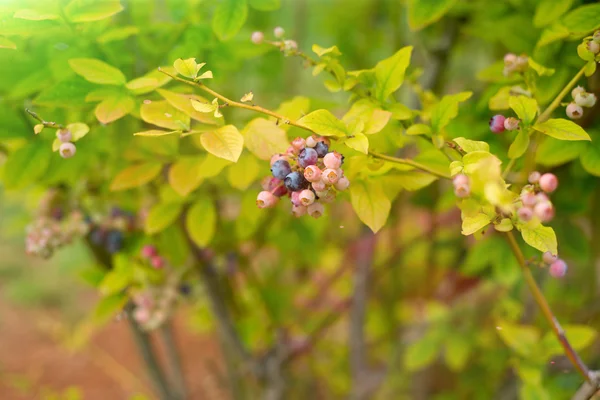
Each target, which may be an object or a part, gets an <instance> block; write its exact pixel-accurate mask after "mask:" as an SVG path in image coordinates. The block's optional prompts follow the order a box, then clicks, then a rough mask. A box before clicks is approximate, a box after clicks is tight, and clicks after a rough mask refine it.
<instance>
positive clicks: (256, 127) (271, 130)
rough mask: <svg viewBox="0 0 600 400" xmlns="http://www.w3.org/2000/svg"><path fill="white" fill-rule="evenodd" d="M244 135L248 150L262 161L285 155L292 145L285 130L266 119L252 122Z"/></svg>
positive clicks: (244, 130) (246, 127) (243, 131)
mask: <svg viewBox="0 0 600 400" xmlns="http://www.w3.org/2000/svg"><path fill="white" fill-rule="evenodd" d="M242 135H244V142H245V143H246V147H247V148H248V150H250V152H252V154H254V155H255V156H256V157H258V158H260V159H261V160H270V159H271V156H272V155H273V154H277V153H284V152H285V151H286V149H287V148H288V147H289V145H290V144H289V142H288V140H287V136H286V134H285V131H284V130H283V128H282V127H281V126H279V125H275V122H273V121H269V120H266V119H264V118H256V119H253V120H252V121H250V122H249V123H248V124H247V125H246V126H245V127H244V129H243V130H242Z"/></svg>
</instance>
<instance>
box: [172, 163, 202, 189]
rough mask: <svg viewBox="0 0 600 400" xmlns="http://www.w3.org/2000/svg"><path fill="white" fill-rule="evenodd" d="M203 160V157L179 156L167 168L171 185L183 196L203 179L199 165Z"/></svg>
mask: <svg viewBox="0 0 600 400" xmlns="http://www.w3.org/2000/svg"><path fill="white" fill-rule="evenodd" d="M203 161H204V158H203V157H180V158H179V159H178V160H177V161H176V162H175V163H174V164H173V165H172V166H171V168H169V184H170V185H171V187H172V188H173V189H174V190H175V191H176V192H177V193H179V194H180V195H182V196H184V197H185V196H187V195H188V194H190V193H191V192H193V191H194V190H195V189H196V188H197V187H198V186H200V184H202V181H203V177H202V175H201V174H200V166H201V165H202V162H203Z"/></svg>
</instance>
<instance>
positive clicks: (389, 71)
mask: <svg viewBox="0 0 600 400" xmlns="http://www.w3.org/2000/svg"><path fill="white" fill-rule="evenodd" d="M412 49H413V48H412V46H406V47H403V48H402V49H400V50H398V51H397V52H396V54H394V55H393V56H391V57H389V58H386V59H385V60H382V61H380V62H378V63H377V65H376V66H375V80H376V81H377V88H376V89H375V96H376V97H377V99H378V100H379V101H381V102H383V101H385V100H386V99H387V98H388V97H389V96H390V95H391V94H392V93H394V92H395V91H396V90H398V88H399V87H400V86H401V85H402V83H403V82H404V73H405V72H406V68H408V65H409V64H410V56H411V53H412Z"/></svg>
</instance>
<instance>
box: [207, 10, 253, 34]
mask: <svg viewBox="0 0 600 400" xmlns="http://www.w3.org/2000/svg"><path fill="white" fill-rule="evenodd" d="M247 17H248V5H247V4H246V0H223V1H221V2H220V3H219V4H218V5H217V9H216V10H215V13H214V15H213V20H212V28H213V31H215V34H216V35H217V37H218V38H219V39H221V40H227V39H230V38H232V37H233V36H234V35H235V34H236V33H238V31H239V30H240V29H241V28H242V26H243V25H244V22H246V18H247Z"/></svg>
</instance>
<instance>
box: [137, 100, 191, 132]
mask: <svg viewBox="0 0 600 400" xmlns="http://www.w3.org/2000/svg"><path fill="white" fill-rule="evenodd" d="M140 116H141V117H142V119H143V120H144V121H146V122H148V123H149V124H153V125H156V126H160V127H161V128H166V129H171V130H174V131H177V130H186V131H187V130H189V129H190V116H189V115H187V114H186V113H184V112H182V111H180V110H178V109H177V108H175V107H173V106H172V105H171V104H169V102H167V101H153V102H151V103H144V104H142V106H141V107H140Z"/></svg>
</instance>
